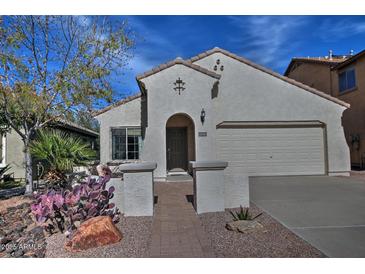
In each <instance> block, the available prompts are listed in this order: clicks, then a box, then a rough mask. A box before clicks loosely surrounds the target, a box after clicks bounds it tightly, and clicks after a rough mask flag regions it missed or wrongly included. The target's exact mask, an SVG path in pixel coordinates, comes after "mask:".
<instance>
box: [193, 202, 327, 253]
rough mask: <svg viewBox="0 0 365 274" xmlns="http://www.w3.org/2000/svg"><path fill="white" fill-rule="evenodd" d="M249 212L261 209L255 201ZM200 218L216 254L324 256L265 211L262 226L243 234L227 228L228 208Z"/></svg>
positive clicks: (253, 212) (261, 220)
mask: <svg viewBox="0 0 365 274" xmlns="http://www.w3.org/2000/svg"><path fill="white" fill-rule="evenodd" d="M236 210H237V211H238V210H239V209H236ZM250 212H252V214H253V215H256V214H258V213H260V212H261V211H260V209H259V208H257V207H256V206H255V205H253V204H252V205H251V207H250ZM199 218H200V220H201V222H202V224H203V226H204V229H205V231H206V232H207V236H208V237H209V239H210V240H211V242H212V247H213V249H214V252H215V254H216V256H217V257H229V258H236V257H237V258H246V257H254V258H262V257H264V258H269V257H276V258H286V257H309V258H311V257H325V255H324V254H323V253H321V252H320V251H319V250H317V249H316V248H314V247H312V246H311V245H310V244H308V243H307V242H306V241H304V240H303V239H301V238H299V237H298V236H297V235H295V234H294V233H293V232H291V231H290V230H289V229H287V228H286V227H284V226H283V225H281V224H280V223H279V222H277V221H276V220H275V219H273V218H272V217H271V216H270V215H268V214H266V213H265V212H264V213H263V214H262V215H261V216H259V217H258V218H257V219H256V220H257V221H258V222H259V223H260V224H262V225H263V228H262V229H257V230H254V231H250V232H247V233H244V234H242V233H238V232H234V231H229V230H227V229H226V228H225V225H226V223H227V222H231V221H232V216H231V214H230V213H229V211H225V212H215V213H205V214H201V215H199Z"/></svg>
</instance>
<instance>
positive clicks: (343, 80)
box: [339, 68, 356, 92]
mask: <svg viewBox="0 0 365 274" xmlns="http://www.w3.org/2000/svg"><path fill="white" fill-rule="evenodd" d="M339 85H340V92H344V91H346V90H349V89H352V88H354V87H356V78H355V68H351V69H348V70H345V71H344V72H341V73H340V74H339Z"/></svg>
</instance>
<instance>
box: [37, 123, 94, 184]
mask: <svg viewBox="0 0 365 274" xmlns="http://www.w3.org/2000/svg"><path fill="white" fill-rule="evenodd" d="M30 151H31V154H32V156H33V157H35V158H37V159H39V160H42V161H44V162H45V164H46V165H47V166H48V167H49V169H48V172H47V173H48V176H47V177H49V179H51V178H52V177H53V180H55V181H57V180H62V179H64V173H65V172H70V171H72V168H73V167H74V166H77V165H86V164H87V162H88V161H89V160H91V159H93V158H94V157H95V152H94V151H92V150H91V149H90V148H89V147H88V145H87V144H85V143H84V142H83V141H82V140H81V139H80V138H74V137H70V136H69V134H67V133H65V132H60V131H56V130H51V131H49V130H48V131H46V130H44V131H40V132H38V134H37V138H36V139H35V140H34V141H33V142H32V144H31V146H30ZM51 181H52V179H51Z"/></svg>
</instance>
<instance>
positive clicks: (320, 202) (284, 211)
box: [250, 176, 365, 257]
mask: <svg viewBox="0 0 365 274" xmlns="http://www.w3.org/2000/svg"><path fill="white" fill-rule="evenodd" d="M250 195H251V196H250V198H251V201H252V202H253V203H254V204H256V205H257V206H258V207H260V208H261V209H262V210H264V211H266V212H267V213H269V214H270V215H271V216H273V217H274V218H275V219H277V220H278V221H279V222H281V223H282V224H283V225H284V226H286V227H288V228H289V229H290V230H292V231H293V232H294V233H296V234H297V235H299V236H300V237H302V238H303V239H304V240H306V241H307V242H309V243H310V244H311V245H313V246H315V247H316V248H318V249H319V250H321V251H322V252H323V253H324V254H326V255H327V256H329V257H365V181H363V180H360V179H354V178H346V177H327V176H287V177H251V178H250Z"/></svg>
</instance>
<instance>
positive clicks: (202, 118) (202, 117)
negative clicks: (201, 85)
mask: <svg viewBox="0 0 365 274" xmlns="http://www.w3.org/2000/svg"><path fill="white" fill-rule="evenodd" d="M200 121H201V122H202V124H204V121H205V110H204V108H202V111H201V112H200Z"/></svg>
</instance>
